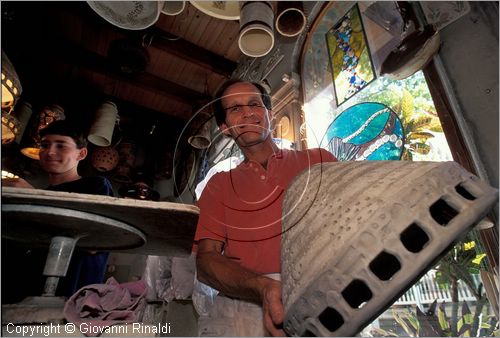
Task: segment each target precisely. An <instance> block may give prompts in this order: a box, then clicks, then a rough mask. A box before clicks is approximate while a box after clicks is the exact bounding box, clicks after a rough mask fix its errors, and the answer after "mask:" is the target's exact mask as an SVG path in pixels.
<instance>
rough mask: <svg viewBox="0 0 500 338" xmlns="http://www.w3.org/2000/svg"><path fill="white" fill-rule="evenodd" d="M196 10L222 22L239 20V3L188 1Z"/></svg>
mask: <svg viewBox="0 0 500 338" xmlns="http://www.w3.org/2000/svg"><path fill="white" fill-rule="evenodd" d="M189 2H190V3H191V5H193V6H194V7H196V9H198V10H200V11H201V12H203V13H205V14H206V15H209V16H211V17H214V18H217V19H222V20H239V19H240V4H239V1H205V0H204V1H194V0H191V1H189Z"/></svg>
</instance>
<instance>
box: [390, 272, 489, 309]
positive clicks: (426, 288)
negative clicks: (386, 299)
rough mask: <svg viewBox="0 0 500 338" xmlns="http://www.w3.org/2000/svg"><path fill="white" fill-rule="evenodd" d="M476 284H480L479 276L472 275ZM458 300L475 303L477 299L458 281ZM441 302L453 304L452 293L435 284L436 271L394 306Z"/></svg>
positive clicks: (413, 287) (421, 280) (425, 276)
mask: <svg viewBox="0 0 500 338" xmlns="http://www.w3.org/2000/svg"><path fill="white" fill-rule="evenodd" d="M472 277H473V279H474V284H475V285H476V286H477V285H479V283H480V277H479V275H472ZM458 297H459V298H458V299H459V300H460V301H464V300H465V301H475V300H476V297H474V295H473V294H472V293H471V292H470V290H469V288H468V287H467V286H466V285H465V284H464V283H463V282H462V281H458ZM436 299H437V300H438V303H440V302H451V293H450V290H449V288H446V289H442V288H440V287H439V285H438V284H437V283H436V282H435V270H430V271H429V272H428V273H426V274H425V275H424V276H423V277H422V278H421V279H420V280H419V281H418V282H417V283H416V284H415V285H413V286H412V287H411V289H409V290H408V291H406V293H405V294H404V295H403V296H401V298H399V299H398V300H397V301H396V302H395V303H394V305H410V304H431V303H432V302H434V300H436Z"/></svg>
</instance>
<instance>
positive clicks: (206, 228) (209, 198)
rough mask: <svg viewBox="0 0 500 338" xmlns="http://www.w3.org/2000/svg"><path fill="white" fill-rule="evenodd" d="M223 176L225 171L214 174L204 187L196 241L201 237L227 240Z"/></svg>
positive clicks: (199, 203) (199, 205)
mask: <svg viewBox="0 0 500 338" xmlns="http://www.w3.org/2000/svg"><path fill="white" fill-rule="evenodd" d="M223 176H224V175H223V173H218V174H216V175H214V176H212V178H211V179H210V180H209V181H208V183H207V185H206V187H205V188H204V189H203V193H202V194H201V197H200V200H199V201H198V207H199V208H200V216H199V218H198V224H197V226H196V233H195V236H194V240H195V243H197V242H198V241H199V240H201V239H213V240H217V241H221V242H224V243H225V242H226V226H225V212H224V185H223Z"/></svg>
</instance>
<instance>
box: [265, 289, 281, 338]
mask: <svg viewBox="0 0 500 338" xmlns="http://www.w3.org/2000/svg"><path fill="white" fill-rule="evenodd" d="M262 309H263V312H264V327H265V328H266V330H267V331H268V332H269V333H270V334H271V336H273V337H285V336H286V335H285V331H283V328H282V327H283V320H284V310H283V304H282V301H281V282H278V281H275V280H270V281H269V283H268V284H267V286H266V287H265V288H264V289H263V290H262Z"/></svg>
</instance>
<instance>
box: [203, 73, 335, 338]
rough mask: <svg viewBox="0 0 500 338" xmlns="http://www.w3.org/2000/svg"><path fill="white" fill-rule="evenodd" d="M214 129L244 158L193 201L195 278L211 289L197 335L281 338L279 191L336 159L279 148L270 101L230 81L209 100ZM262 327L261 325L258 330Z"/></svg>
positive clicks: (259, 88) (254, 86) (255, 88)
mask: <svg viewBox="0 0 500 338" xmlns="http://www.w3.org/2000/svg"><path fill="white" fill-rule="evenodd" d="M214 109H215V116H216V120H217V123H218V125H219V128H220V130H221V131H222V132H223V133H224V134H225V135H227V136H229V137H231V138H233V139H234V140H235V142H236V143H237V145H238V146H239V147H240V149H241V151H242V152H243V154H244V156H245V159H244V161H243V162H242V163H241V164H239V165H238V166H237V167H236V168H234V169H232V170H230V171H228V172H220V173H217V174H216V175H214V176H213V177H212V178H211V179H210V181H209V182H208V184H207V186H206V187H205V189H204V190H203V193H202V195H201V197H200V200H199V202H198V206H199V208H200V217H199V220H198V227H197V231H196V235H195V242H196V243H197V244H198V249H197V259H196V263H197V274H198V279H199V280H200V281H201V282H203V283H205V284H208V285H210V286H211V287H213V288H215V289H216V290H218V291H219V294H218V296H217V297H216V299H215V304H214V306H213V307H212V309H211V310H210V311H209V313H208V315H207V316H201V317H200V320H199V331H200V334H201V335H216V336H264V335H273V336H283V335H284V331H283V330H282V328H281V325H282V323H283V317H284V313H283V312H284V311H283V305H282V301H281V282H280V281H279V277H280V275H279V273H280V271H281V267H280V255H281V232H282V228H281V226H282V225H281V218H282V208H281V205H282V201H283V197H284V192H285V189H286V187H287V186H288V184H289V183H290V182H291V181H292V179H293V178H294V177H295V176H296V175H297V174H298V173H299V172H301V171H303V170H307V169H308V168H309V167H310V166H312V165H314V164H317V163H321V162H331V161H336V159H335V158H334V157H333V155H331V154H330V153H329V152H328V151H326V150H324V149H309V150H305V151H292V150H284V149H279V148H278V146H277V145H276V144H275V143H274V142H273V141H272V138H271V137H272V135H271V134H272V131H271V129H272V128H271V120H272V112H271V99H270V97H269V95H268V94H267V93H266V91H265V90H264V88H263V87H262V86H260V85H259V84H255V83H249V82H244V81H239V80H230V81H228V82H227V83H225V84H224V85H223V86H222V87H221V88H220V89H219V91H218V94H217V95H216V98H215V102H214ZM262 323H263V325H262Z"/></svg>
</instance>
